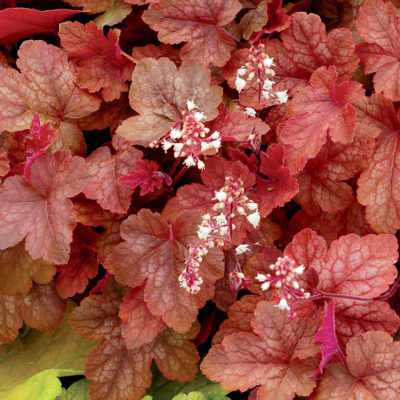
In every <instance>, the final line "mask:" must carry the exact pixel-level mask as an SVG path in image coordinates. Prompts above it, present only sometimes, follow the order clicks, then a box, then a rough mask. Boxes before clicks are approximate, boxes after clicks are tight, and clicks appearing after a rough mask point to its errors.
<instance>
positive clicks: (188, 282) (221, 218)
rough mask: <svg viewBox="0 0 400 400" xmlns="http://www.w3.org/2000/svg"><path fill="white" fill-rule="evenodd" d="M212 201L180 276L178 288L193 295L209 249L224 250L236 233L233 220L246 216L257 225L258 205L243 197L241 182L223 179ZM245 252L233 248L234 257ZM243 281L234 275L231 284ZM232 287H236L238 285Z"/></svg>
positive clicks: (240, 248)
mask: <svg viewBox="0 0 400 400" xmlns="http://www.w3.org/2000/svg"><path fill="white" fill-rule="evenodd" d="M213 200H216V203H215V204H214V206H213V207H212V209H211V210H210V212H209V213H207V214H205V215H203V218H202V221H201V224H200V225H199V226H198V230H197V236H198V237H199V241H198V242H197V243H196V244H195V245H191V246H190V247H189V256H188V257H187V259H186V263H185V269H184V270H183V272H182V273H181V275H180V276H179V283H180V286H181V287H182V288H184V289H185V290H186V291H188V292H189V293H192V294H195V293H197V292H198V291H199V290H200V286H201V284H202V283H203V280H202V278H201V277H200V276H199V274H198V271H199V268H200V264H201V262H202V260H203V256H204V255H206V254H207V253H208V249H211V248H213V247H224V245H225V244H226V243H230V241H231V237H232V230H234V229H235V225H234V223H233V222H232V220H233V218H235V217H236V216H239V215H245V216H246V218H247V220H248V221H249V222H250V223H251V224H252V225H253V226H254V227H255V228H256V227H257V226H258V224H259V222H260V214H259V212H258V205H257V203H255V202H254V201H252V200H250V199H249V198H248V197H247V196H245V195H244V187H243V180H242V179H241V178H238V179H234V178H232V177H231V176H228V177H226V179H225V184H224V186H223V187H222V188H221V189H220V190H219V191H216V192H215V197H214V198H213ZM245 251H248V245H244V244H243V245H240V246H238V247H237V248H236V254H242V253H244V252H245ZM243 278H244V276H243V274H242V273H241V271H235V274H234V275H232V279H233V280H237V279H239V280H243ZM235 285H236V286H237V283H236V284H235Z"/></svg>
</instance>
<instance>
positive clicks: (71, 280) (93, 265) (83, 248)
mask: <svg viewBox="0 0 400 400" xmlns="http://www.w3.org/2000/svg"><path fill="white" fill-rule="evenodd" d="M97 240H98V235H97V234H96V233H95V232H93V231H92V230H91V229H90V228H87V227H85V226H82V225H78V226H77V227H76V229H75V231H74V234H73V240H72V243H71V254H70V257H69V260H68V263H67V264H64V265H59V266H57V271H58V272H59V275H58V277H57V291H58V293H59V294H60V296H61V297H62V298H63V299H66V298H68V297H72V296H74V295H75V294H76V293H82V292H83V291H84V290H85V288H86V286H87V284H88V282H89V279H91V278H94V277H95V276H96V274H97V270H98V265H99V261H98V260H97V259H96V257H95V250H94V246H95V245H96V243H97Z"/></svg>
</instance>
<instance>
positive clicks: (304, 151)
mask: <svg viewBox="0 0 400 400" xmlns="http://www.w3.org/2000/svg"><path fill="white" fill-rule="evenodd" d="M336 80H337V72H336V69H335V67H328V68H326V67H321V68H319V69H317V70H316V71H315V72H314V73H313V75H312V77H311V79H310V86H309V87H307V88H305V89H303V90H302V91H301V92H299V93H298V94H296V95H295V97H294V98H293V100H292V101H291V102H290V103H289V105H288V107H287V109H286V118H287V120H286V122H285V123H283V124H282V126H281V127H280V129H279V138H280V140H281V141H282V143H284V144H285V145H287V151H286V154H287V164H288V166H289V167H290V169H291V170H292V173H297V172H299V171H301V169H302V168H303V167H304V165H305V163H306V161H307V160H308V159H309V158H312V157H315V156H316V155H317V153H318V152H319V150H320V149H321V147H322V146H323V144H324V143H325V142H326V139H327V134H329V137H330V138H331V139H332V140H333V141H334V142H339V143H343V144H346V143H350V142H352V141H353V138H354V129H355V122H356V112H355V110H354V108H353V106H352V103H354V102H355V101H357V100H360V99H361V98H362V97H363V93H364V90H363V89H362V87H361V85H360V84H359V83H356V82H351V81H344V82H343V83H341V84H340V85H338V84H337V83H336ZM300 132H301V135H300Z"/></svg>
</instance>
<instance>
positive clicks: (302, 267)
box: [294, 265, 306, 275]
mask: <svg viewBox="0 0 400 400" xmlns="http://www.w3.org/2000/svg"><path fill="white" fill-rule="evenodd" d="M305 269H306V267H305V266H304V265H299V266H298V267H297V268H295V269H294V272H295V273H296V274H297V275H301V274H302V273H303V272H304V270H305Z"/></svg>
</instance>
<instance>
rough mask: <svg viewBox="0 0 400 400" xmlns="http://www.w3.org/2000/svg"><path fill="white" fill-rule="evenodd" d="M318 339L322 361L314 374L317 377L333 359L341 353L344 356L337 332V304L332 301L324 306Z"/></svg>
mask: <svg viewBox="0 0 400 400" xmlns="http://www.w3.org/2000/svg"><path fill="white" fill-rule="evenodd" d="M316 339H317V341H318V342H320V343H321V355H322V358H321V361H320V363H319V366H318V369H317V371H316V372H315V374H314V377H317V376H318V375H319V374H322V372H323V370H324V368H325V367H326V365H327V364H328V363H329V361H330V360H331V359H332V357H333V356H334V355H335V354H336V353H337V352H339V354H342V350H341V349H340V346H339V343H338V341H337V338H336V332H335V302H334V301H333V300H331V301H330V302H329V304H328V303H327V302H325V306H324V320H323V322H322V325H321V326H320V328H319V329H318V332H317V335H316Z"/></svg>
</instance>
